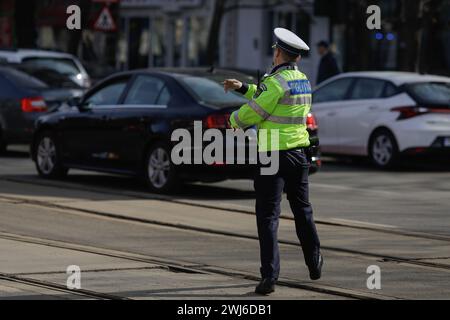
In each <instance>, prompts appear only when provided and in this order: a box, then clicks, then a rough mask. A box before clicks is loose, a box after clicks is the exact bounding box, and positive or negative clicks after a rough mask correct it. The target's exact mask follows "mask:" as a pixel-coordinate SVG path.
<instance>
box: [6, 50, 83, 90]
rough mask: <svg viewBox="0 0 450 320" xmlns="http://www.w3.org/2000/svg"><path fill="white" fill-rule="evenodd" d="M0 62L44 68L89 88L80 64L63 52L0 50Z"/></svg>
mask: <svg viewBox="0 0 450 320" xmlns="http://www.w3.org/2000/svg"><path fill="white" fill-rule="evenodd" d="M0 61H3V62H7V63H9V64H13V65H14V64H21V65H22V66H24V67H31V68H45V69H50V70H53V71H56V72H58V73H60V74H63V75H66V76H67V77H69V78H70V79H71V80H72V81H73V82H75V83H76V84H78V85H79V86H80V87H82V88H85V89H87V88H89V87H90V86H91V80H90V78H89V75H88V73H87V72H86V70H85V69H84V67H83V65H82V64H81V62H80V61H79V60H78V59H77V58H76V57H75V56H73V55H71V54H68V53H63V52H56V51H47V50H32V49H12V50H0Z"/></svg>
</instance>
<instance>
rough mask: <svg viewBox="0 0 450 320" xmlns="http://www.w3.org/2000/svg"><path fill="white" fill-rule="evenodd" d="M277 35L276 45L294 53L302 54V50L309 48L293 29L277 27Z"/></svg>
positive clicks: (275, 31)
mask: <svg viewBox="0 0 450 320" xmlns="http://www.w3.org/2000/svg"><path fill="white" fill-rule="evenodd" d="M274 33H275V37H277V42H276V43H275V45H274V46H276V47H278V48H280V49H282V50H284V51H286V52H288V53H291V54H294V55H300V53H301V51H302V50H306V51H308V50H309V47H308V45H307V44H306V43H305V41H303V40H302V39H300V37H299V36H297V35H296V34H295V33H293V32H292V31H289V30H287V29H285V28H275V30H274Z"/></svg>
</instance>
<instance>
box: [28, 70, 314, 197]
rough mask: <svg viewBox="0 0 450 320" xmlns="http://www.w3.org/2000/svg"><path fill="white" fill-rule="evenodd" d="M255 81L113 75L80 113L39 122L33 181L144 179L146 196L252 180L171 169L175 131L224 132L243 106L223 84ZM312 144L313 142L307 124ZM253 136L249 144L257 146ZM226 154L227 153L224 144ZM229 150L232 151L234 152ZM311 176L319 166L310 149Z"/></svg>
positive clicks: (243, 168)
mask: <svg viewBox="0 0 450 320" xmlns="http://www.w3.org/2000/svg"><path fill="white" fill-rule="evenodd" d="M228 77H233V78H238V79H241V80H245V81H249V80H252V79H251V78H248V76H245V75H243V74H240V73H235V72H230V71H226V70H215V71H212V72H208V71H206V70H204V69H203V70H202V69H184V70H182V69H178V70H176V72H175V71H173V70H170V69H167V70H135V71H129V72H123V73H119V74H116V75H113V76H111V77H109V78H107V79H105V80H104V81H102V82H101V83H99V84H98V85H96V86H95V87H94V88H92V89H91V90H90V91H88V92H87V93H86V95H85V96H84V97H83V98H82V99H81V100H80V101H79V102H78V104H77V107H74V108H72V109H70V110H65V111H55V112H53V113H49V114H47V115H44V116H42V117H41V118H39V120H38V121H37V123H36V131H35V135H34V139H33V144H32V148H31V154H32V158H33V160H34V161H35V162H36V168H37V171H38V173H39V174H40V175H41V176H42V177H45V178H53V177H60V176H64V175H65V174H67V171H68V169H69V168H78V169H86V170H95V171H104V172H111V173H119V174H126V175H135V176H142V177H144V178H145V180H146V181H147V183H148V185H149V186H150V188H151V189H152V190H154V191H157V192H167V191H170V190H172V189H173V188H174V187H175V186H176V185H178V184H179V182H180V180H200V181H220V180H223V179H227V178H249V177H251V175H252V170H251V168H250V167H251V165H232V164H224V163H214V164H212V165H206V164H203V165H178V166H175V165H174V164H173V162H172V161H171V157H170V155H171V150H172V149H173V147H174V145H175V143H174V142H172V141H171V134H172V132H173V131H174V130H175V129H177V128H186V129H188V130H190V131H192V130H193V124H194V121H195V120H199V121H203V126H204V128H216V129H219V130H221V131H223V130H226V129H227V128H229V122H228V119H229V116H230V114H231V112H232V111H234V110H236V109H237V108H238V107H240V106H241V105H242V104H244V103H245V102H247V100H246V99H245V98H244V97H243V96H241V95H240V94H238V93H229V94H226V93H225V92H224V90H223V87H222V85H221V84H220V82H221V81H223V80H224V79H225V78H228ZM308 124H309V126H310V132H311V137H312V138H314V137H315V136H316V135H317V127H316V126H315V121H314V118H313V117H312V116H310V117H309V118H308ZM254 139H256V136H254V137H252V136H251V137H250V138H249V140H248V141H246V144H247V146H246V147H248V144H250V143H254V142H255V141H254ZM224 145H225V147H226V148H229V147H231V146H229V145H228V144H226V142H225V143H224ZM233 147H234V146H233ZM312 159H313V170H314V169H317V167H318V166H319V165H320V158H319V153H318V149H317V148H315V149H314V154H313V157H312Z"/></svg>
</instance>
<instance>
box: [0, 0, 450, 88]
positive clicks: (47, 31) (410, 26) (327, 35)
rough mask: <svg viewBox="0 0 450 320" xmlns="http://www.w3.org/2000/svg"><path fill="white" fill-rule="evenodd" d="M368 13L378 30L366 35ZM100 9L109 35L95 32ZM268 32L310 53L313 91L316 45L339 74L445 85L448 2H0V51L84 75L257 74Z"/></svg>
mask: <svg viewBox="0 0 450 320" xmlns="http://www.w3.org/2000/svg"><path fill="white" fill-rule="evenodd" d="M71 4H77V5H79V6H80V7H81V9H82V30H80V31H70V30H68V29H67V28H66V26H65V22H66V19H67V16H68V15H67V14H66V8H67V6H69V5H71ZM372 4H376V5H379V6H380V8H381V20H382V29H381V30H368V29H367V27H366V21H367V17H368V15H367V13H366V10H367V7H368V6H369V5H372ZM105 7H108V10H109V11H110V13H111V15H112V20H113V21H114V25H115V28H113V29H111V30H101V29H99V28H98V27H96V26H98V24H96V21H97V20H98V17H99V15H100V13H101V12H102V10H103V9H104V8H105ZM276 27H285V28H288V29H290V30H292V31H294V32H296V33H297V34H299V35H300V36H301V37H302V38H303V39H304V40H305V41H306V43H308V44H309V46H310V47H311V51H310V52H305V53H304V55H303V59H302V61H301V63H300V67H301V69H302V71H303V72H305V73H306V74H307V75H308V77H309V78H310V79H311V80H312V82H313V83H315V79H316V74H317V69H318V64H319V61H320V57H319V55H318V53H317V48H316V44H317V43H318V42H319V41H320V40H326V41H329V42H331V43H332V48H333V49H334V51H335V55H336V57H337V60H338V62H339V65H340V67H341V68H342V69H343V70H344V71H353V70H404V71H416V72H424V73H436V74H445V75H450V0H370V1H369V0H333V1H330V0H39V1H38V0H29V1H23V0H22V1H20V0H0V47H4V48H7V47H9V48H11V47H21V48H23V47H27V48H35V47H37V48H46V49H53V50H61V51H67V52H70V53H73V54H76V55H77V56H78V57H80V58H81V59H82V60H83V61H84V62H85V63H86V64H88V69H89V71H90V72H91V73H92V72H94V71H95V70H96V68H110V69H111V70H127V69H135V68H147V67H192V66H211V65H215V66H220V67H227V68H235V69H242V70H249V71H252V72H254V71H256V70H260V71H261V72H262V73H263V72H264V71H266V70H267V69H268V68H270V65H271V61H272V49H271V45H272V44H273V41H274V39H273V33H272V31H273V29H274V28H276ZM377 33H378V35H377ZM380 34H381V35H382V37H381V38H380ZM89 65H90V67H89Z"/></svg>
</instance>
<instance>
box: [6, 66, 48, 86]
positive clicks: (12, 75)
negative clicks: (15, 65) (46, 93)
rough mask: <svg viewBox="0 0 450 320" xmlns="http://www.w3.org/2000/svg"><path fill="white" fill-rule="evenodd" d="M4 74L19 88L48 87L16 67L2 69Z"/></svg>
mask: <svg viewBox="0 0 450 320" xmlns="http://www.w3.org/2000/svg"><path fill="white" fill-rule="evenodd" d="M2 74H3V76H4V77H5V78H6V79H7V80H8V81H9V82H10V83H12V84H13V85H14V86H16V87H17V88H27V89H46V88H48V86H47V85H46V84H45V83H43V82H42V81H40V80H39V79H36V78H35V77H32V76H30V75H28V74H26V73H24V72H21V71H18V70H15V69H4V70H2Z"/></svg>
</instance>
